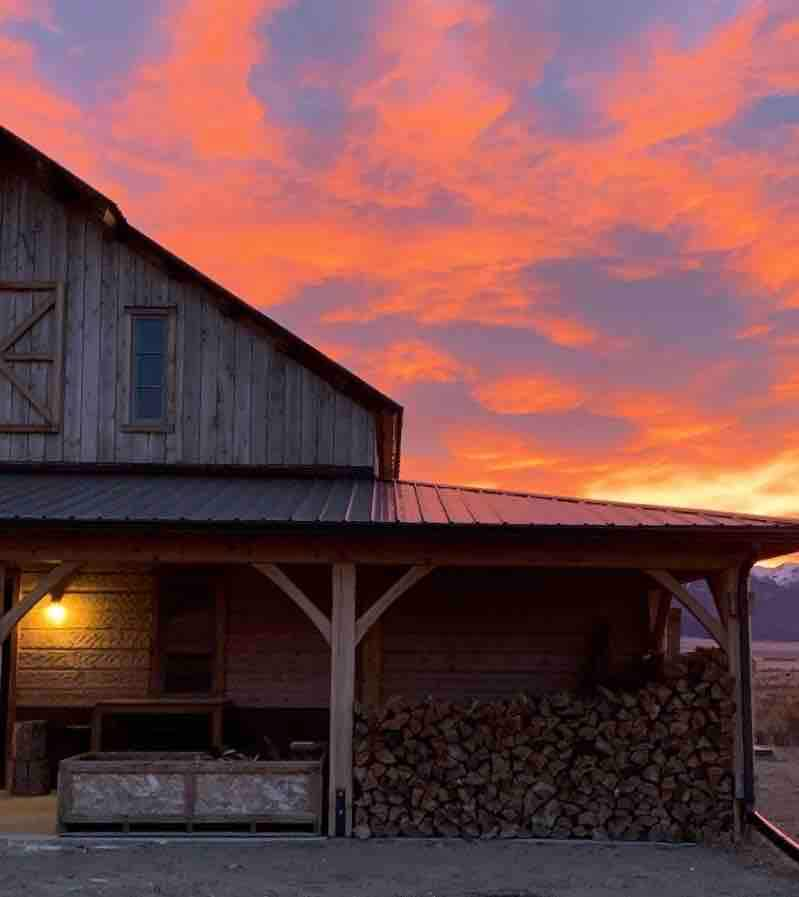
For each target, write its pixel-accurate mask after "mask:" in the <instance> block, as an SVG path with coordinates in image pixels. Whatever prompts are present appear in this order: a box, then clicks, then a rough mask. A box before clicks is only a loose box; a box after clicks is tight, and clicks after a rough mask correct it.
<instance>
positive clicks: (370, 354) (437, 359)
mask: <svg viewBox="0 0 799 897" xmlns="http://www.w3.org/2000/svg"><path fill="white" fill-rule="evenodd" d="M322 348H323V351H325V352H326V353H328V354H329V355H331V356H332V357H334V358H336V359H337V360H338V361H339V362H341V363H342V364H346V365H347V366H349V367H351V368H352V369H353V370H355V371H357V372H358V373H359V374H360V375H361V376H362V377H364V378H365V379H366V380H368V381H369V382H371V383H374V384H376V385H378V386H380V388H382V389H385V390H387V391H389V392H390V391H391V390H393V389H396V388H398V387H400V386H409V385H412V384H414V383H455V382H456V381H459V380H471V379H474V377H475V376H476V373H477V372H476V371H475V369H474V368H473V367H472V366H470V365H468V364H465V363H463V362H461V361H460V360H459V359H457V358H456V357H455V356H454V355H452V354H451V353H449V352H447V351H445V350H442V349H439V348H437V347H436V346H433V345H431V344H430V343H426V342H424V340H421V339H410V340H400V341H397V342H394V343H389V344H388V345H387V346H383V347H381V348H380V349H372V350H366V351H364V350H362V349H359V348H357V347H355V346H351V345H342V344H330V343H328V344H326V345H325V346H323V347H322Z"/></svg>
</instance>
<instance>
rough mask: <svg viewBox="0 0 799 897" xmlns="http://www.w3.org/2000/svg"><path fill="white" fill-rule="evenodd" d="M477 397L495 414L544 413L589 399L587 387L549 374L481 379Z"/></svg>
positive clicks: (578, 404)
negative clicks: (484, 380)
mask: <svg viewBox="0 0 799 897" xmlns="http://www.w3.org/2000/svg"><path fill="white" fill-rule="evenodd" d="M473 394H474V397H475V398H476V399H477V401H478V402H480V403H481V404H482V405H483V406H484V407H485V408H487V409H488V410H489V411H493V412H495V413H496V414H541V413H546V412H553V411H572V410H574V409H575V408H579V407H580V405H582V404H583V402H585V401H586V399H587V393H586V391H585V390H584V389H583V388H582V387H580V386H576V385H574V384H571V383H564V382H562V381H560V380H557V379H556V378H555V377H552V376H549V375H547V374H539V375H532V376H516V377H506V378H504V379H502V380H494V381H493V382H490V381H489V382H487V383H481V384H480V385H479V386H476V387H475V388H474V390H473Z"/></svg>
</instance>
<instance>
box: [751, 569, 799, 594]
mask: <svg viewBox="0 0 799 897" xmlns="http://www.w3.org/2000/svg"><path fill="white" fill-rule="evenodd" d="M761 582H762V583H772V584H773V585H775V586H779V587H780V588H781V589H787V588H790V587H791V586H794V585H799V564H780V565H779V567H761V566H756V567H753V568H752V585H753V586H757V584H758V583H761Z"/></svg>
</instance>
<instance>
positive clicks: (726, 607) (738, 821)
mask: <svg viewBox="0 0 799 897" xmlns="http://www.w3.org/2000/svg"><path fill="white" fill-rule="evenodd" d="M738 575H739V573H738V568H737V567H730V568H728V569H726V570H722V571H721V572H720V573H718V574H717V575H716V576H714V577H713V579H712V583H711V587H712V591H713V597H714V599H715V601H716V603H717V605H718V609H719V613H720V615H722V616H726V618H727V645H726V647H727V663H728V668H729V671H730V675H731V676H732V677H733V678H734V679H735V686H734V689H735V690H734V693H733V694H734V699H735V741H734V743H733V771H734V774H735V793H734V795H733V798H734V801H733V812H734V825H735V832H734V834H735V840H736V841H739V840H740V839H741V837H742V836H743V833H744V828H745V823H746V807H745V804H744V797H745V794H744V720H743V713H742V708H743V682H742V678H741V669H742V664H743V663H744V662H745V658H743V657H742V656H741V622H742V621H741V619H740V617H739V615H738V602H737V591H738ZM722 608H723V610H722Z"/></svg>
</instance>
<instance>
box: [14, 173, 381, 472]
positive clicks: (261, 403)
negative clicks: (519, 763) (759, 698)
mask: <svg viewBox="0 0 799 897" xmlns="http://www.w3.org/2000/svg"><path fill="white" fill-rule="evenodd" d="M0 281H4V282H12V283H17V282H19V283H23V282H31V281H57V282H60V283H62V284H64V296H65V322H64V325H63V327H59V324H58V322H57V320H56V316H55V312H53V313H48V314H46V315H45V316H44V317H43V318H42V319H41V321H39V323H37V324H36V326H35V327H33V328H32V329H31V330H30V332H29V333H27V334H26V335H25V336H24V337H23V338H22V339H21V340H20V341H19V342H18V343H17V344H15V345H14V347H13V349H14V352H15V353H20V352H22V353H28V355H29V356H31V355H35V354H38V355H39V356H41V355H42V354H46V352H47V350H48V348H49V347H52V346H53V345H54V344H55V341H56V339H57V333H58V331H62V332H63V341H64V351H65V356H64V364H63V371H62V372H61V373H62V374H63V408H61V409H59V410H58V416H59V423H58V426H57V429H56V431H55V432H8V430H9V429H14V428H17V429H19V428H23V429H24V428H25V427H28V428H30V427H31V426H33V427H36V426H38V427H39V428H41V427H42V425H43V424H45V423H46V421H45V420H44V418H43V417H42V415H41V414H40V413H39V412H38V411H37V409H36V408H35V407H34V406H33V405H32V403H31V402H30V401H29V400H28V399H26V398H25V396H24V395H23V394H22V393H21V392H20V391H19V390H18V389H16V388H15V387H13V386H12V384H11V383H10V382H9V380H8V379H6V378H5V377H3V376H0V462H2V461H9V460H11V461H64V462H115V461H120V462H134V463H141V462H156V463H199V464H220V465H223V464H224V465H230V464H241V465H267V464H268V465H335V466H340V467H366V468H371V469H374V466H375V463H376V459H375V454H376V451H375V438H376V437H375V432H376V428H375V419H374V415H373V414H372V413H371V412H370V411H368V410H367V409H366V408H364V407H362V406H361V405H360V404H358V403H356V402H354V401H353V400H352V399H351V398H349V396H347V395H345V394H343V393H342V392H339V391H337V390H336V389H334V388H333V387H332V386H331V385H330V384H328V383H327V382H326V381H325V380H323V379H322V378H320V377H318V376H317V375H316V374H314V373H312V372H311V371H310V370H308V369H306V368H304V367H303V366H302V365H301V364H299V363H297V362H296V361H294V360H293V359H290V358H288V357H287V356H286V355H285V354H284V353H283V352H281V351H280V350H279V348H278V347H277V345H276V344H275V342H274V340H273V339H271V337H270V336H269V335H268V334H267V333H265V332H264V331H263V330H261V328H259V327H258V326H257V324H255V323H253V322H250V321H246V320H243V319H241V318H236V317H234V316H230V314H228V315H227V316H226V314H225V313H224V309H225V307H226V306H225V304H224V302H223V301H220V298H219V296H217V295H216V294H215V293H214V292H212V291H211V290H210V288H207V287H205V286H204V285H203V284H202V283H200V282H199V281H190V280H189V279H187V278H185V277H181V278H178V277H177V276H175V275H174V274H173V273H170V272H169V271H167V270H165V268H164V266H163V264H162V263H161V262H160V261H159V259H157V258H155V257H145V256H144V255H142V254H140V253H139V252H138V251H136V250H134V249H132V248H131V247H129V246H128V245H127V244H125V243H123V242H120V241H119V240H117V239H115V238H114V237H113V233H112V232H111V231H110V230H109V229H108V228H105V227H104V226H103V224H102V223H100V222H99V221H98V220H96V219H95V218H92V217H90V216H89V215H88V214H87V213H85V212H84V211H83V210H81V209H80V208H78V207H76V206H74V205H67V204H64V203H62V202H60V201H58V200H56V199H54V198H53V197H51V196H50V195H49V194H46V193H45V192H43V191H42V190H41V189H39V187H38V186H37V185H36V184H35V183H33V182H32V181H31V180H30V179H28V178H26V177H24V176H23V175H20V174H17V173H15V172H13V171H12V172H0ZM52 298H53V296H52V295H50V294H48V293H47V292H40V293H31V292H26V291H6V292H4V293H0V340H1V339H2V337H4V336H8V335H9V334H12V333H13V331H14V329H15V327H17V326H18V325H19V324H20V322H22V321H23V320H24V319H25V318H26V317H29V316H30V315H31V314H32V313H33V312H34V311H36V310H37V309H39V308H40V307H41V304H42V303H45V302H47V301H49V300H51V299H52ZM131 308H137V309H141V308H166V309H169V314H170V316H172V320H173V324H172V327H174V351H172V352H170V360H169V367H168V371H167V375H168V379H169V380H170V381H171V383H170V384H168V389H167V392H168V422H167V425H166V426H165V427H164V428H163V430H162V431H157V430H151V431H149V432H131V431H129V430H126V429H125V426H126V425H128V424H130V411H129V396H130V382H129V369H130V351H131V349H130V332H129V331H130V309H131ZM55 367H56V366H55V365H53V364H48V363H45V362H42V361H41V360H36V359H33V360H29V361H26V362H24V363H22V362H15V363H14V369H15V372H16V373H17V374H18V376H19V377H20V378H22V379H23V380H24V381H25V384H26V385H27V386H28V387H29V388H30V390H31V392H32V393H33V394H34V395H35V396H38V398H39V399H40V400H44V399H45V398H46V396H47V395H48V390H49V388H50V384H51V378H52V377H53V376H60V375H59V374H58V373H57V372H56V370H55Z"/></svg>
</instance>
